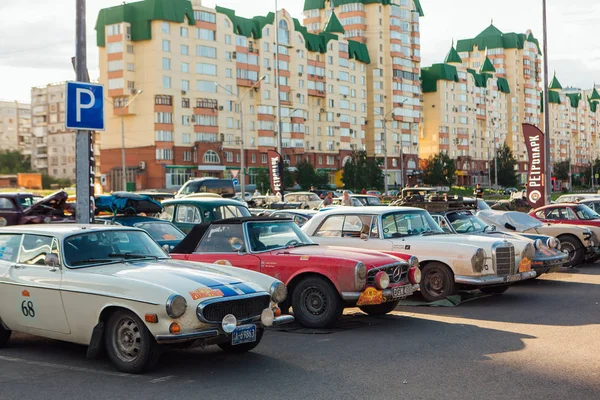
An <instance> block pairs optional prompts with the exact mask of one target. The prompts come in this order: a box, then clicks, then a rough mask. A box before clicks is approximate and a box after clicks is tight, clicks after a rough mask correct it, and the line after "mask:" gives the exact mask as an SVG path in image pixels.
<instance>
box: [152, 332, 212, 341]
mask: <svg viewBox="0 0 600 400" xmlns="http://www.w3.org/2000/svg"><path fill="white" fill-rule="evenodd" d="M219 335H220V333H219V331H218V330H216V329H211V330H207V331H200V332H190V333H182V334H181V335H157V336H156V338H155V339H156V343H159V344H168V343H180V342H188V341H192V340H198V339H206V338H212V337H216V336H219Z"/></svg>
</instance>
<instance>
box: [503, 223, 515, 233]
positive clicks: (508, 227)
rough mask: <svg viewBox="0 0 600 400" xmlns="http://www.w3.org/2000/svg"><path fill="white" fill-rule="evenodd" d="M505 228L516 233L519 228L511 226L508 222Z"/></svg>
mask: <svg viewBox="0 0 600 400" xmlns="http://www.w3.org/2000/svg"><path fill="white" fill-rule="evenodd" d="M504 227H505V228H506V229H510V230H511V231H516V230H517V228H515V227H514V226H512V225H511V224H509V223H508V222H507V223H505V224H504Z"/></svg>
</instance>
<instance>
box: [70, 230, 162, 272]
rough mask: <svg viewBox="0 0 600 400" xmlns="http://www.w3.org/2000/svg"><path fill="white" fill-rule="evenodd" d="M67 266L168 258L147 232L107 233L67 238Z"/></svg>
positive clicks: (82, 266) (84, 234) (114, 231)
mask: <svg viewBox="0 0 600 400" xmlns="http://www.w3.org/2000/svg"><path fill="white" fill-rule="evenodd" d="M64 254H65V264H66V265H67V267H69V268H85V267H89V266H92V265H98V264H106V263H115V262H121V261H124V260H132V259H144V258H156V259H158V258H168V257H167V255H166V254H165V252H164V251H163V250H162V249H161V248H160V246H159V245H158V244H156V242H155V241H154V240H152V239H151V238H150V236H148V234H147V233H146V232H142V231H134V230H106V231H97V232H88V233H83V234H80V235H76V236H71V237H69V238H67V239H65V243H64Z"/></svg>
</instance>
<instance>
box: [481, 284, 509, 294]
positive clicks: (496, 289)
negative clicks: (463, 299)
mask: <svg viewBox="0 0 600 400" xmlns="http://www.w3.org/2000/svg"><path fill="white" fill-rule="evenodd" d="M509 287H510V286H508V285H505V286H492V287H484V288H479V290H481V293H485V294H502V293H504V292H506V291H507V290H508V288H509Z"/></svg>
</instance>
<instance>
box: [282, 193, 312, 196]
mask: <svg viewBox="0 0 600 400" xmlns="http://www.w3.org/2000/svg"><path fill="white" fill-rule="evenodd" d="M292 194H316V193H314V192H290V193H286V194H285V195H286V196H287V195H292Z"/></svg>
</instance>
